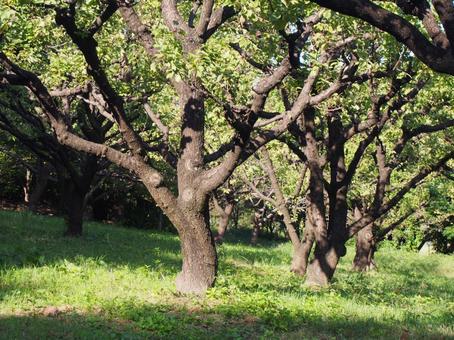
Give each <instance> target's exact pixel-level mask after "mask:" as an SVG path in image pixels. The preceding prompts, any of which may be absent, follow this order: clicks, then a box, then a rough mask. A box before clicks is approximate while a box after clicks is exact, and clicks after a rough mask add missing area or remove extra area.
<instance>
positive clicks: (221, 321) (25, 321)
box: [0, 302, 448, 340]
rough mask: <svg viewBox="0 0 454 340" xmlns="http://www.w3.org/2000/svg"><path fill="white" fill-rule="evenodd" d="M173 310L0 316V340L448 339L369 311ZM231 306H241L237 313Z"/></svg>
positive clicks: (130, 307)
mask: <svg viewBox="0 0 454 340" xmlns="http://www.w3.org/2000/svg"><path fill="white" fill-rule="evenodd" d="M222 307H224V308H221V307H215V308H211V309H208V310H207V309H205V310H204V309H200V308H199V309H197V308H192V309H186V308H180V309H176V308H175V307H174V306H170V305H152V304H142V305H137V304H135V303H134V302H127V303H123V304H122V305H121V306H114V305H112V306H111V307H109V306H106V309H105V310H102V311H98V312H96V313H84V314H82V313H77V312H75V311H73V312H65V313H59V314H55V315H51V316H49V315H47V316H46V315H44V314H43V313H42V312H40V311H36V312H35V313H34V314H29V315H4V316H1V317H0V339H8V340H10V339H24V340H26V339H46V338H57V339H259V338H284V337H285V338H289V339H314V338H316V339H340V338H357V339H366V338H367V339H377V338H394V339H397V338H399V337H402V336H405V335H407V336H408V337H405V338H411V339H418V338H426V339H427V338H429V339H447V338H448V334H444V333H442V332H439V331H434V330H431V329H425V328H418V327H415V325H412V324H408V323H404V324H399V325H396V324H390V323H389V322H387V320H375V319H372V318H369V317H367V316H362V317H358V316H350V317H346V316H345V315H338V316H332V317H321V315H320V314H314V313H313V312H307V313H306V312H304V311H300V312H299V313H297V314H295V313H289V312H288V311H285V310H281V311H280V312H278V313H276V311H271V310H270V311H265V312H256V311H255V312H254V311H247V310H245V309H244V308H243V306H241V305H238V306H222ZM235 308H237V309H238V308H243V309H242V310H241V311H239V312H237V311H236V310H235Z"/></svg>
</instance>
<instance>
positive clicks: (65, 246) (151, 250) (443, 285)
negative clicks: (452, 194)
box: [0, 212, 454, 339]
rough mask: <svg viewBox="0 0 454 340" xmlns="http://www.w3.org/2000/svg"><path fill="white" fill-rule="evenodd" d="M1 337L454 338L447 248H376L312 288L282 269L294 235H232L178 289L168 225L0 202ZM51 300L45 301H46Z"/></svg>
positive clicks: (451, 262)
mask: <svg viewBox="0 0 454 340" xmlns="http://www.w3.org/2000/svg"><path fill="white" fill-rule="evenodd" d="M0 228H1V231H2V232H1V233H0V268H1V269H0V338H2V339H36V338H69V339H72V338H82V339H109V338H113V339H118V338H127V339H129V338H133V339H134V338H155V337H157V338H182V339H183V338H184V339H187V338H193V339H203V338H207V339H212V338H232V339H236V338H260V337H262V338H294V339H300V338H321V337H324V338H362V339H365V338H399V337H400V336H401V335H402V333H403V332H404V333H405V332H408V334H410V336H411V338H426V337H429V338H437V339H438V338H443V337H445V338H451V337H454V328H453V325H454V284H453V282H452V276H450V275H451V274H450V272H452V268H454V259H453V257H452V256H444V255H434V256H429V257H423V256H420V255H418V254H413V253H407V252H403V251H396V250H393V249H383V250H380V251H379V252H378V253H377V262H378V265H379V269H378V271H377V272H372V273H367V274H361V273H356V272H351V271H350V266H351V260H352V256H353V254H352V251H351V250H352V249H351V248H350V249H349V253H348V255H347V256H346V257H345V258H344V259H342V262H341V264H340V268H339V271H338V272H337V273H336V277H335V280H334V282H333V284H332V285H331V286H330V287H328V288H324V289H319V290H312V289H308V288H307V287H305V286H304V285H303V281H302V280H301V278H300V277H297V276H295V275H293V274H292V273H290V272H289V263H290V254H291V246H290V245H289V244H286V243H277V242H270V241H262V243H261V244H259V245H258V246H250V245H248V244H247V243H246V242H244V241H242V240H238V239H235V237H234V235H230V236H229V240H230V241H228V242H226V243H224V244H223V245H222V246H221V247H219V257H220V266H219V269H220V272H219V277H218V280H217V282H216V286H215V287H214V288H212V289H210V290H209V291H208V293H207V295H206V296H205V297H194V296H182V295H180V294H178V293H177V292H176V291H175V287H174V279H175V275H176V274H177V272H178V270H179V267H180V265H181V260H180V256H179V243H178V239H177V237H176V236H175V235H173V234H169V233H158V232H146V231H139V230H133V229H125V228H121V227H118V226H111V225H108V226H107V225H102V224H99V223H87V226H86V230H85V234H84V236H83V237H82V238H81V239H66V238H64V237H62V234H63V230H64V226H63V221H62V220H61V219H59V218H49V217H42V216H33V215H29V214H22V213H12V212H0ZM49 311H50V312H49Z"/></svg>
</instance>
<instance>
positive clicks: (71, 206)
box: [0, 87, 112, 236]
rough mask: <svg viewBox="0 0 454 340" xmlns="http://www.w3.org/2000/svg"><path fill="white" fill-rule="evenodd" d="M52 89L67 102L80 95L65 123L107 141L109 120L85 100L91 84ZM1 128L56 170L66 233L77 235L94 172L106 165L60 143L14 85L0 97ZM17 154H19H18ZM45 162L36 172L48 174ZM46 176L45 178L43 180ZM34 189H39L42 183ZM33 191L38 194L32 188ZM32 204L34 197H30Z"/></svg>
mask: <svg viewBox="0 0 454 340" xmlns="http://www.w3.org/2000/svg"><path fill="white" fill-rule="evenodd" d="M67 92H68V91H55V92H54V93H53V95H55V96H58V97H60V98H63V102H64V103H65V104H66V105H67V106H69V105H70V102H71V101H73V100H74V99H75V95H76V94H77V95H80V96H81V97H82V100H80V103H79V104H78V106H77V109H75V110H74V111H75V112H74V113H70V112H65V119H66V121H67V124H68V125H70V126H71V125H74V124H78V126H79V129H80V131H79V133H80V134H82V135H83V136H84V137H85V138H86V139H87V140H89V141H94V142H100V143H103V142H105V141H106V133H107V131H108V130H109V129H110V128H111V126H112V123H111V122H110V121H108V120H107V119H106V118H105V117H104V116H103V115H102V114H101V113H100V112H99V111H98V110H97V109H96V108H95V107H93V106H92V105H90V104H88V103H87V102H85V101H84V99H85V100H87V101H89V99H88V98H89V97H90V93H91V88H90V87H87V88H83V89H80V90H79V91H75V92H74V91H73V92H71V93H67ZM0 129H2V130H3V131H6V132H8V133H9V134H10V135H11V136H13V137H14V138H15V139H16V140H17V141H18V142H19V143H21V144H22V145H23V147H24V148H26V149H27V150H29V152H31V153H33V154H34V155H35V157H37V158H38V160H39V161H40V163H48V164H50V165H51V166H52V168H53V169H54V171H55V173H56V177H57V180H58V182H59V186H60V190H61V195H60V198H61V204H62V206H63V211H64V214H65V217H66V221H67V231H66V235H68V236H80V235H81V234H82V223H83V215H84V210H85V206H86V204H87V200H88V198H89V195H90V194H91V192H92V189H93V184H94V182H95V181H96V180H99V178H97V179H96V174H97V172H98V171H99V170H101V169H103V168H105V166H106V164H105V162H102V161H101V160H99V159H98V158H97V157H94V156H93V155H86V154H82V153H80V152H74V151H73V150H72V149H70V148H68V147H65V146H63V145H61V144H60V143H59V142H58V141H57V139H56V138H55V136H54V135H53V133H52V132H51V130H50V127H49V125H48V124H47V121H46V120H45V119H43V116H42V114H41V112H40V110H36V108H34V107H33V105H32V104H31V103H30V102H29V101H28V100H27V98H26V95H25V94H24V93H22V92H21V91H15V90H14V89H9V88H8V89H5V90H4V92H3V93H2V96H1V97H0ZM17 157H18V158H20V157H21V156H20V155H17ZM47 167H48V166H46V165H40V169H37V170H35V172H36V173H39V172H40V171H45V172H46V173H45V174H42V175H43V176H45V177H48V172H49V169H47ZM45 179H46V178H44V180H45ZM41 184H42V185H41V188H36V190H38V191H41V190H43V189H44V188H45V186H44V188H42V186H43V185H44V184H45V183H41ZM35 194H39V193H38V192H36V191H35ZM31 201H32V202H31V203H32V204H35V203H34V201H36V198H35V199H32V200H31Z"/></svg>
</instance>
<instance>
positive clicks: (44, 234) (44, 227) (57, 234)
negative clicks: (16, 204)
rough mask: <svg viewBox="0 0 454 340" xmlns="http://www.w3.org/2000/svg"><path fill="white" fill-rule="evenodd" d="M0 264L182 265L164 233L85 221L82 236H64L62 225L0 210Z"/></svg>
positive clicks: (175, 245)
mask: <svg viewBox="0 0 454 340" xmlns="http://www.w3.org/2000/svg"><path fill="white" fill-rule="evenodd" d="M0 214H1V215H0V228H1V229H2V233H1V234H0V245H1V247H0V266H2V267H4V268H8V267H13V266H14V267H24V266H36V265H38V266H43V265H51V264H53V263H56V262H59V261H61V260H63V259H65V260H67V261H75V260H76V259H77V258H80V257H82V258H92V259H102V260H103V261H104V262H106V263H108V264H110V265H113V266H124V265H127V266H129V267H131V268H137V267H142V266H149V267H150V268H153V267H155V266H156V263H157V261H156V260H159V261H158V262H159V265H160V266H162V265H164V266H166V268H168V269H169V270H170V271H172V272H177V271H178V269H179V268H180V266H181V260H180V259H179V256H178V254H179V251H180V246H179V241H178V239H177V237H176V236H175V235H172V234H170V233H164V232H153V233H150V232H146V231H140V230H136V231H131V230H128V229H126V228H121V227H118V226H114V225H111V226H106V225H102V224H98V223H85V230H84V235H83V236H82V237H80V238H68V237H64V236H63V231H64V228H65V227H64V222H63V220H62V219H60V218H55V217H53V218H49V217H44V216H37V215H32V214H26V213H21V214H18V213H9V212H8V213H7V212H0Z"/></svg>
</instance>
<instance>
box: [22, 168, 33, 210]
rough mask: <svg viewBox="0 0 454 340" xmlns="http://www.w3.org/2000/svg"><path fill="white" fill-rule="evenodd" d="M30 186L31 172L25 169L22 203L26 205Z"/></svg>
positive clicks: (28, 200)
mask: <svg viewBox="0 0 454 340" xmlns="http://www.w3.org/2000/svg"><path fill="white" fill-rule="evenodd" d="M31 186H32V172H31V171H30V170H29V169H27V171H26V172H25V184H24V188H23V189H24V203H25V204H26V205H27V206H28V205H29V203H30V191H31Z"/></svg>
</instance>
